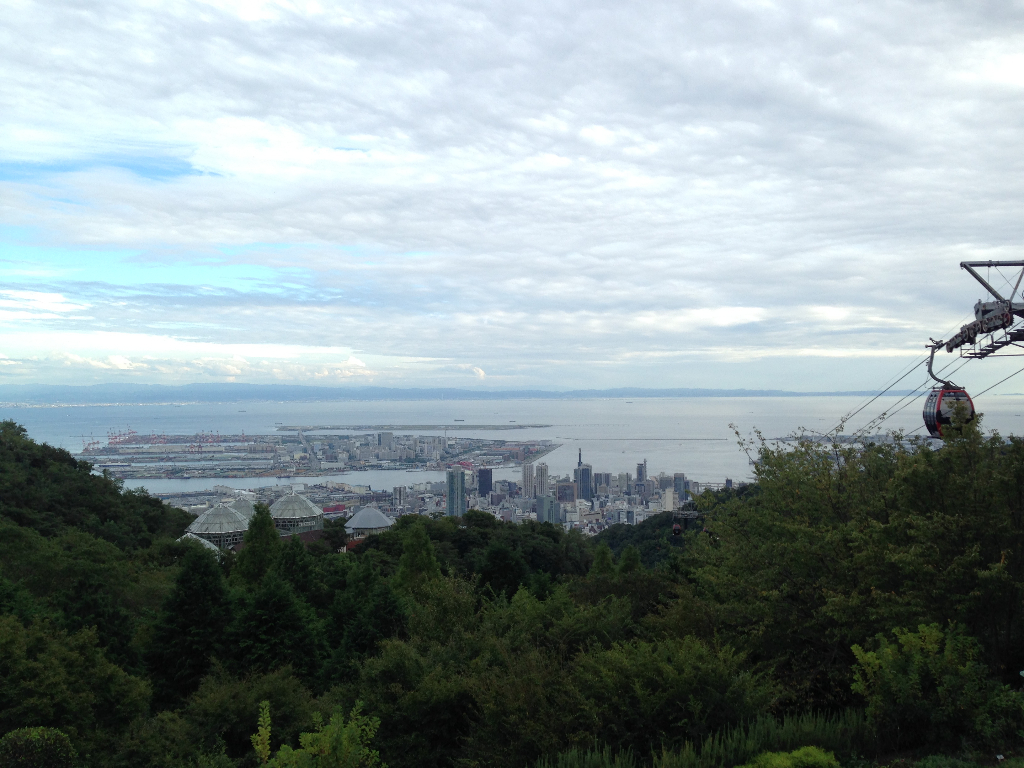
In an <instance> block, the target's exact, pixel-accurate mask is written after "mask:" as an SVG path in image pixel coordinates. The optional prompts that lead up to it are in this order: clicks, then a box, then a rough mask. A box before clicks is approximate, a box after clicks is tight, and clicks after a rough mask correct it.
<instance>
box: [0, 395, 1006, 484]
mask: <svg viewBox="0 0 1024 768" xmlns="http://www.w3.org/2000/svg"><path fill="white" fill-rule="evenodd" d="M891 400H892V401H893V402H895V401H896V398H891ZM863 401H864V398H860V397H838V396H837V397H750V398H736V397H708V398H703V397H701V398H697V397H689V398H638V399H634V400H628V399H621V398H607V399H604V398H602V399H588V400H584V399H581V400H507V401H506V400H498V401H450V400H448V401H334V402H283V403H275V402H242V403H214V404H211V403H201V404H166V405H103V406H61V407H57V406H55V407H25V406H10V405H7V406H2V407H0V418H4V419H13V420H15V421H17V422H18V423H20V424H23V425H24V426H25V427H26V428H27V429H28V432H29V435H30V436H31V437H32V438H33V439H35V440H39V441H43V442H47V443H50V444H52V445H56V446H60V447H64V448H67V449H68V450H70V451H72V452H74V453H78V452H80V451H81V450H82V448H83V445H84V444H85V443H86V442H88V441H90V440H93V441H100V442H103V443H105V442H106V440H107V435H108V433H109V432H112V431H114V432H116V431H122V430H127V429H128V428H131V429H132V430H134V431H136V432H137V433H139V434H140V435H149V434H167V435H193V434H196V433H209V434H217V433H219V434H221V435H228V434H232V435H237V434H241V433H244V434H245V435H248V436H251V437H253V438H256V437H257V436H260V437H266V436H281V435H288V434H291V435H294V434H295V433H294V432H290V433H289V432H281V431H280V428H281V427H283V426H294V425H314V426H315V425H378V426H379V425H399V426H407V427H411V428H412V429H409V430H404V431H403V430H397V429H396V430H392V431H393V433H394V434H395V435H396V436H400V435H411V434H417V435H423V436H434V437H438V436H440V437H443V436H445V430H444V429H434V430H427V429H415V426H416V425H431V426H435V427H440V426H443V425H449V426H448V430H449V431H448V432H447V435H448V436H450V437H458V438H471V439H476V440H495V439H500V440H505V441H520V442H530V441H533V442H538V441H552V442H553V443H556V444H557V445H558V446H559V447H558V448H557V449H555V450H554V451H552V452H551V453H549V454H548V455H546V456H545V457H544V459H543V460H544V461H545V462H546V463H547V464H548V466H549V467H550V471H551V473H552V474H553V475H567V474H570V473H571V472H572V470H573V468H574V467H575V466H576V464H577V460H578V451H579V450H580V449H582V451H583V454H584V459H585V461H586V462H587V463H589V464H591V465H592V466H593V467H594V471H595V472H598V471H600V472H609V473H614V474H618V473H621V472H634V471H635V468H636V465H637V464H638V463H640V462H642V461H644V460H645V459H646V460H647V462H648V466H649V468H650V472H651V473H652V474H657V473H659V472H664V473H667V474H669V475H672V474H674V473H677V472H683V473H686V474H687V476H688V477H692V478H694V479H697V480H699V481H703V482H723V481H724V479H725V478H727V477H729V478H732V479H734V480H736V481H737V482H741V481H744V480H749V479H750V478H751V477H752V472H751V466H750V464H749V461H748V457H747V456H746V455H745V454H744V453H743V451H741V450H740V448H739V446H738V445H737V439H736V435H735V434H734V432H733V429H732V428H731V427H730V424H735V425H736V427H737V428H738V430H739V432H740V434H741V435H743V436H744V437H750V436H752V434H753V432H752V431H753V430H754V429H755V428H756V429H758V430H759V431H760V432H761V433H762V434H763V435H764V436H766V437H768V438H775V437H784V436H787V435H790V434H792V433H794V432H795V431H797V430H799V429H801V428H806V429H809V430H813V431H826V430H828V429H830V428H832V427H833V426H834V425H835V424H836V422H837V421H838V420H839V418H840V417H841V416H842V415H843V414H844V413H847V412H848V411H850V410H851V409H853V408H855V407H856V406H857V405H858V404H860V403H862V402H863ZM885 408H886V405H885V399H883V400H880V401H879V402H878V403H876V404H875V408H873V409H872V410H873V411H874V410H878V411H882V410H884V409H885ZM978 410H979V411H980V412H982V413H984V414H985V420H984V426H985V428H986V429H996V430H999V431H1000V432H1002V433H1004V434H1010V433H1020V432H1021V426H1022V418H1021V414H1022V413H1024V396H1021V395H1007V396H1000V397H988V398H985V399H984V400H982V401H980V402H979V403H978ZM863 421H867V417H866V416H865V417H863ZM467 424H468V425H470V426H472V425H473V424H483V425H488V426H489V427H491V428H490V429H481V430H474V429H472V428H468V429H467V428H466V425H467ZM522 425H526V426H522ZM860 425H861V424H860V422H859V421H858V420H856V419H855V420H854V421H853V422H852V423H851V428H857V427H859V426H860ZM919 425H920V408H919V407H918V405H917V404H916V403H915V404H914V405H912V406H911V407H908V408H905V409H904V410H902V411H901V412H900V413H898V414H896V416H895V417H893V418H892V419H890V420H889V421H888V422H887V423H886V424H885V428H902V429H907V430H912V429H915V428H917V427H918V426H919ZM499 426H501V427H503V429H501V430H500V431H499V430H497V429H496V427H499ZM509 427H511V429H510V428H509ZM369 433H370V430H367V431H365V432H363V433H362V434H369ZM319 434H326V433H318V432H316V431H313V432H309V433H307V435H308V437H309V439H310V440H320V439H321V437H318V436H317V435H319ZM408 469H410V467H407V466H402V467H400V468H398V469H393V470H386V469H385V470H381V469H371V470H369V471H344V470H338V471H330V470H324V471H322V472H321V474H320V477H319V481H324V482H326V481H328V480H330V481H337V482H346V483H350V484H358V485H369V486H371V487H373V488H391V487H392V486H394V485H398V484H399V483H402V484H406V483H408V484H412V483H414V482H428V481H429V482H440V481H442V480H443V478H444V473H443V471H441V470H440V467H438V468H436V469H435V470H434V471H413V472H409V471H408ZM417 469H422V468H417ZM519 472H520V470H519V468H518V467H515V466H512V467H496V468H495V470H494V476H495V478H496V479H506V480H507V479H513V480H514V479H516V478H517V477H518V476H519ZM296 480H297V481H300V482H314V480H313V478H308V477H307V478H297V479H296ZM215 483H216V484H221V485H224V486H228V487H235V488H253V487H259V486H261V485H274V484H285V485H286V484H288V483H289V479H287V478H286V479H282V480H280V481H278V480H277V478H276V477H271V478H269V479H268V478H258V477H248V478H222V479H217V480H215V481H212V482H211V481H209V480H205V479H150V480H148V481H147V480H130V481H128V482H127V485H128V486H129V487H146V488H148V489H149V490H151V491H152V492H155V493H161V494H162V493H171V492H174V491H181V492H185V491H197V490H202V489H204V488H210V487H212V485H213V484H215Z"/></svg>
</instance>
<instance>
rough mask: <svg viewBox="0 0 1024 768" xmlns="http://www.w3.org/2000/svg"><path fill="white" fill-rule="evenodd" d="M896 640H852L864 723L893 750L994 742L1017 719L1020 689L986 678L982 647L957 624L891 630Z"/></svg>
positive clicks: (1023, 717)
mask: <svg viewBox="0 0 1024 768" xmlns="http://www.w3.org/2000/svg"><path fill="white" fill-rule="evenodd" d="M893 635H894V636H895V642H892V641H890V640H889V639H888V638H886V637H885V636H884V635H879V636H878V637H877V638H875V645H876V650H873V651H865V650H864V649H863V648H861V647H860V646H859V645H855V646H853V653H854V655H855V656H856V657H857V668H856V671H855V673H854V682H853V690H854V692H855V693H859V694H860V695H861V696H863V697H864V699H865V701H866V703H867V716H868V722H869V723H870V724H871V726H872V727H873V728H874V729H875V732H876V733H877V734H878V736H879V737H880V738H881V739H882V740H883V741H884V743H887V744H889V745H891V746H893V747H895V748H897V749H900V748H906V747H908V746H916V745H918V744H934V743H940V744H941V743H943V742H945V743H947V744H949V745H950V746H952V747H954V748H955V747H958V746H960V743H959V742H960V739H967V740H968V741H969V742H970V741H973V742H975V744H976V745H977V746H998V744H999V743H1000V742H1001V741H1002V740H1003V739H1005V738H1012V737H1013V736H1014V735H1016V733H1017V732H1018V728H1019V726H1020V724H1021V723H1022V722H1024V694H1021V693H1019V692H1014V691H1011V690H1010V688H1009V687H1008V686H1003V685H1000V684H999V683H997V682H996V681H994V680H992V679H991V678H990V676H989V672H988V669H986V667H985V665H984V664H982V663H981V662H980V661H979V657H980V655H981V648H980V647H979V645H978V643H977V641H976V640H974V638H971V637H967V636H965V635H964V634H963V631H962V630H961V629H959V628H957V627H950V628H949V629H947V630H946V631H945V632H944V631H943V630H942V628H941V627H940V626H939V625H937V624H932V625H930V626H925V625H921V626H920V627H918V629H917V632H910V631H907V630H905V629H897V630H894V632H893Z"/></svg>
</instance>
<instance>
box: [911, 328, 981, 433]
mask: <svg viewBox="0 0 1024 768" xmlns="http://www.w3.org/2000/svg"><path fill="white" fill-rule="evenodd" d="M940 346H942V342H941V341H940V342H936V341H935V340H934V339H932V354H931V357H929V358H928V375H929V376H931V377H932V378H933V379H935V381H937V382H938V383H939V386H937V387H932V391H931V392H929V393H928V397H927V398H926V399H925V401H924V413H923V414H922V415H923V416H924V425H925V426H926V427H927V428H928V433H929V434H930V435H931V436H932V437H935V438H938V439H939V440H941V439H942V428H943V427H948V426H949V425H950V424H952V423H953V414H954V413H955V412H956V408H957V406H958V405H962V406H963V408H964V409H965V410H966V412H967V420H968V421H972V420H973V419H974V401H973V400H971V396H970V395H969V394H967V390H966V389H964V388H963V387H958V386H957V385H956V384H954V383H953V382H951V381H943V380H942V379H940V378H939V377H938V376H936V375H935V373H934V372H933V371H932V362H933V361H934V360H935V350H937V349H938V348H939V347H940Z"/></svg>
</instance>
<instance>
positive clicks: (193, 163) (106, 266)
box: [0, 0, 1024, 389]
mask: <svg viewBox="0 0 1024 768" xmlns="http://www.w3.org/2000/svg"><path fill="white" fill-rule="evenodd" d="M5 10H6V18H5V25H4V28H3V30H0V75H2V76H3V78H4V82H5V88H4V89H3V93H0V115H3V117H2V118H0V222H2V224H4V225H7V226H8V227H21V228H31V231H32V232H33V233H34V234H33V236H32V238H30V242H28V243H27V244H26V243H25V242H24V237H22V240H21V241H20V245H19V246H18V249H17V252H16V253H12V254H11V255H9V256H8V255H4V259H5V261H4V262H3V263H2V264H0V270H2V275H3V280H4V283H5V286H4V292H3V293H2V294H0V321H2V322H4V323H5V327H4V329H0V349H3V350H4V352H5V353H6V354H7V355H8V356H9V357H8V358H4V359H9V360H12V361H17V362H18V365H17V366H14V365H8V369H13V368H15V367H16V368H18V369H19V375H24V376H32V375H37V376H40V377H42V376H44V375H48V372H49V371H52V370H58V369H59V370H64V369H63V368H60V367H59V366H56V364H55V363H52V361H53V360H56V358H55V357H51V356H52V355H57V354H59V353H63V352H66V353H68V354H74V355H78V356H79V357H80V358H81V361H82V362H77V363H75V366H79V367H81V368H82V370H85V369H89V370H95V371H97V372H101V373H102V374H103V375H110V376H135V377H141V378H146V377H148V378H149V380H163V378H164V377H167V376H189V375H191V376H196V377H212V378H216V377H223V378H234V379H236V380H246V377H272V378H277V377H284V378H287V377H289V376H294V377H297V380H299V379H301V380H308V381H319V380H326V379H332V378H338V377H341V378H345V377H355V376H360V377H374V379H375V381H376V382H377V383H387V382H395V383H403V382H408V381H410V380H413V379H414V378H415V377H420V378H419V379H418V381H421V382H424V383H429V382H430V381H433V382H437V383H445V382H449V381H456V380H461V379H459V378H458V377H470V378H469V379H468V380H469V381H473V380H477V381H479V382H486V383H487V384H488V385H501V386H506V385H507V386H537V385H541V386H554V387H557V386H580V385H588V386H602V385H603V386H619V385H642V384H648V383H651V382H657V383H658V384H659V385H664V386H689V385H697V384H698V383H708V382H706V381H704V380H705V379H709V380H710V383H717V384H720V385H721V386H779V387H785V388H802V387H803V386H804V384H807V385H811V384H812V383H813V386H814V388H816V389H829V388H837V389H846V388H851V382H856V388H863V387H869V386H874V385H876V384H877V383H879V381H880V380H884V379H886V378H888V375H889V369H888V367H887V366H890V365H892V364H894V363H893V361H892V356H893V355H894V354H901V353H900V352H899V351H900V350H903V351H905V354H907V355H911V354H916V351H915V350H917V349H918V348H919V347H920V346H921V345H922V344H923V343H924V342H925V341H926V340H927V338H928V336H937V335H941V334H942V333H943V332H944V331H946V330H947V329H948V328H950V327H953V328H955V327H956V326H957V325H958V323H959V322H960V320H961V318H962V317H963V316H964V315H965V314H969V313H970V307H971V306H972V305H973V303H974V301H975V300H976V299H978V298H980V295H979V292H978V289H977V288H976V286H975V284H974V283H973V281H971V280H970V279H969V278H968V277H967V276H966V275H965V274H963V273H962V272H960V271H959V270H958V269H957V264H958V262H959V261H961V260H964V259H969V258H984V259H989V258H1019V253H1017V250H1018V247H1019V243H1020V241H1021V238H1022V236H1024V231H1022V227H1024V225H1022V223H1021V221H1020V216H1019V211H1020V206H1021V203H1022V201H1024V173H1021V171H1022V170H1024V169H1022V168H1021V167H1020V165H1021V161H1020V160H1018V159H1017V158H1018V156H1019V151H1018V149H1019V146H1020V145H1021V140H1022V139H1024V135H1022V134H1024V127H1022V126H1024V120H1022V119H1021V118H1022V109H1024V99H1022V96H1024V94H1022V92H1021V89H1022V88H1024V79H1022V78H1021V77H1020V70H1021V66H1020V63H1021V59H1020V54H1019V53H1018V51H1019V50H1020V47H1021V46H1020V43H1021V40H1022V39H1024V15H1022V12H1021V11H1020V10H1019V9H1014V8H1011V7H1009V6H1006V7H999V8H996V7H994V6H975V5H970V4H955V3H938V4H936V3H924V2H908V3H900V4H892V3H883V4H875V5H863V4H860V5H857V4H852V5H851V4H843V3H838V2H825V3H819V4H815V5H813V6H807V5H788V6H787V5H784V4H783V5H778V4H756V3H744V2H723V3H714V4H708V3H703V4H702V3H696V4H685V5H680V4H678V3H657V2H656V3H649V4H645V5H644V6H643V7H642V8H641V7H638V6H636V5H635V4H628V3H624V2H600V3H593V4H588V5H585V6H580V5H578V4H576V5H573V4H565V3H562V4H559V3H543V4H542V3H539V2H533V3H525V4H524V3H510V2H502V1H501V0H499V1H498V2H493V3H475V4H474V3H469V4H466V3H463V4H458V5H453V4H448V5H445V4H441V5H435V6H430V7H427V6H423V5H422V4H416V3H412V2H408V0H387V2H384V3H363V2H358V1H357V2H353V3H346V4H344V5H331V4H317V3H304V2H261V3H243V2H198V1H196V2H193V1H192V0H168V1H167V2H158V3H151V4H143V5H139V4H137V3H129V2H127V0H113V2H109V3H99V2H89V0H86V1H85V2H84V3H82V2H77V3H74V4H69V3H62V2H54V3H38V2H21V3H16V4H14V5H12V6H11V7H10V8H8V9H5ZM58 40H59V41H61V43H60V45H56V44H55V43H54V41H58ZM2 240H3V230H0V241H2ZM28 336H33V338H34V343H35V344H36V346H35V347H32V348H28V347H26V346H25V344H24V341H25V339H26V338H28ZM33 350H34V351H33ZM147 355H150V356H152V358H153V360H159V361H163V362H147V359H148V358H147ZM354 356H357V357H354ZM787 358H788V359H791V360H794V361H797V362H794V363H793V364H792V366H790V368H786V366H785V365H782V364H780V365H779V366H778V367H776V368H771V367H768V366H767V364H766V363H765V361H766V360H769V359H779V360H783V359H787ZM361 360H365V361H366V363H365V365H364V364H362V363H360V362H359V361H361ZM47 361H51V362H47ZM89 361H91V362H89ZM116 361H120V363H118V362H116ZM353 361H354V362H353ZM815 361H817V362H815ZM51 365H53V366H54V367H52V368H51V367H48V366H51ZM815 365H816V366H817V367H814V366H815ZM102 366H106V367H102ZM458 366H462V367H458ZM897 367H898V366H897ZM71 368H74V370H76V371H77V370H78V368H75V367H74V366H72V367H71ZM71 368H69V369H68V370H71ZM483 371H487V373H486V374H484V373H483ZM5 373H6V371H5ZM67 375H70V374H67ZM485 376H486V378H484V377H485ZM769 379H770V380H769ZM40 380H42V379H40ZM829 382H833V385H830V384H829Z"/></svg>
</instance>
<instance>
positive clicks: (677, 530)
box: [672, 523, 683, 536]
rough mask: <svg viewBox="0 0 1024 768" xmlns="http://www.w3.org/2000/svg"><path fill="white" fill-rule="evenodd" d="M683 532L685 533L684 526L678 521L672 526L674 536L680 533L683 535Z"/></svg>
mask: <svg viewBox="0 0 1024 768" xmlns="http://www.w3.org/2000/svg"><path fill="white" fill-rule="evenodd" d="M682 533H683V526H681V525H680V524H679V523H676V524H675V525H673V526H672V535H673V536H680V535H682Z"/></svg>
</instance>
